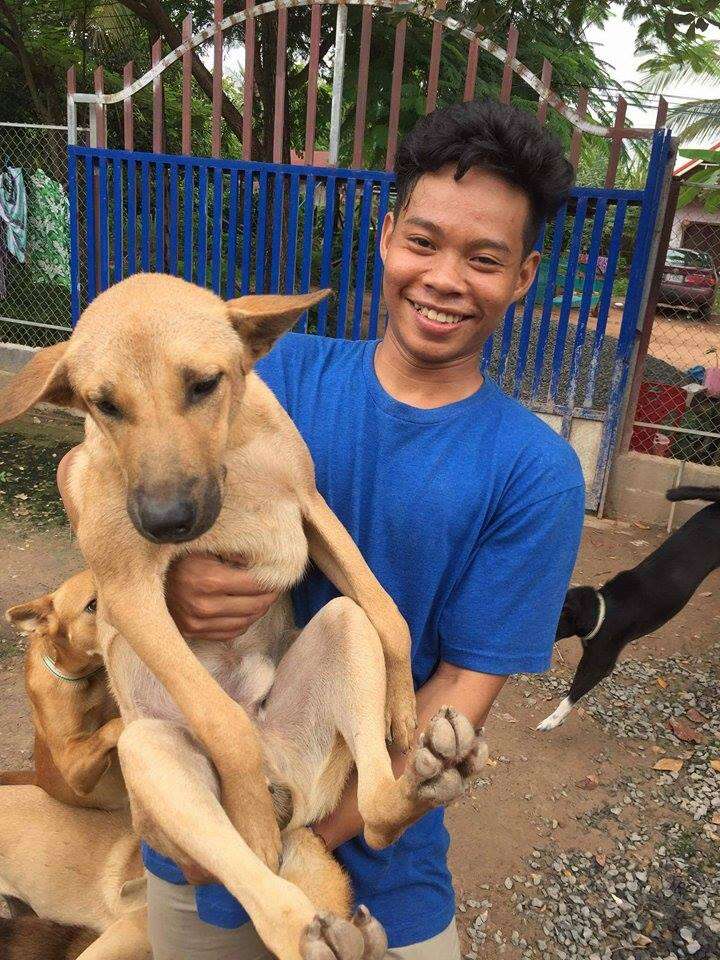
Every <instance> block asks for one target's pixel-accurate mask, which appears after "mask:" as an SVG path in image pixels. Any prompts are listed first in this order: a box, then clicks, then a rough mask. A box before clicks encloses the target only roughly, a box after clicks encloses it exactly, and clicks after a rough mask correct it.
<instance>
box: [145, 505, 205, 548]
mask: <svg viewBox="0 0 720 960" xmlns="http://www.w3.org/2000/svg"><path fill="white" fill-rule="evenodd" d="M138 501H139V502H138V504H137V512H138V519H139V521H140V526H141V527H142V532H143V533H144V534H145V536H149V537H150V538H152V539H153V540H156V541H159V542H160V543H182V542H183V541H184V540H187V539H189V538H190V536H191V534H192V531H193V529H194V527H195V522H196V520H197V507H196V506H195V503H194V502H193V501H192V500H187V499H183V500H179V499H178V500H158V499H156V498H153V497H142V496H141V497H140V498H138Z"/></svg>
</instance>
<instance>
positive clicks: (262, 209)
mask: <svg viewBox="0 0 720 960" xmlns="http://www.w3.org/2000/svg"><path fill="white" fill-rule="evenodd" d="M267 180H268V175H267V170H261V171H260V189H259V193H258V215H257V242H256V244H255V293H265V231H266V225H267Z"/></svg>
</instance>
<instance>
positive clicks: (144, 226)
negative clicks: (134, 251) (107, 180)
mask: <svg viewBox="0 0 720 960" xmlns="http://www.w3.org/2000/svg"><path fill="white" fill-rule="evenodd" d="M140 264H141V266H142V268H143V270H145V271H146V272H147V271H148V270H149V269H150V164H149V162H148V161H147V160H143V161H142V162H141V164H140Z"/></svg>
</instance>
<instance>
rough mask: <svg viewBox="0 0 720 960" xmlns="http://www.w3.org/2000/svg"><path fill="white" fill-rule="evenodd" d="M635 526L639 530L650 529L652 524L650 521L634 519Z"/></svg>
mask: <svg viewBox="0 0 720 960" xmlns="http://www.w3.org/2000/svg"><path fill="white" fill-rule="evenodd" d="M633 526H634V527H637V528H638V529H639V530H649V529H650V524H649V523H642V521H640V520H633Z"/></svg>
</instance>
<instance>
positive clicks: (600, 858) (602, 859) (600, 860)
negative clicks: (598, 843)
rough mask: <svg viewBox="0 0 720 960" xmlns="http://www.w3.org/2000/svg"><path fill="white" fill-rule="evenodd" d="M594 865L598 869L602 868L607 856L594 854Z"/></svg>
mask: <svg viewBox="0 0 720 960" xmlns="http://www.w3.org/2000/svg"><path fill="white" fill-rule="evenodd" d="M595 863H597V865H598V866H599V867H604V866H605V864H606V863H607V855H606V854H604V853H596V854H595Z"/></svg>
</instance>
